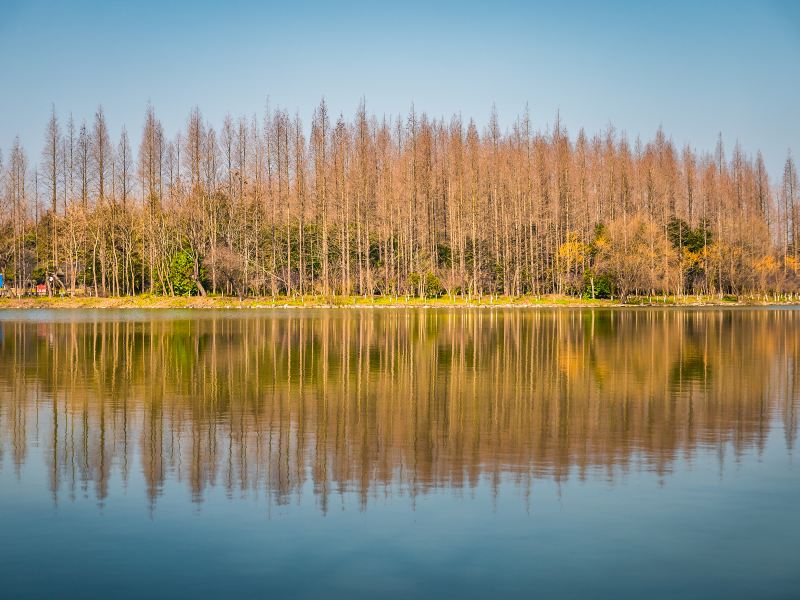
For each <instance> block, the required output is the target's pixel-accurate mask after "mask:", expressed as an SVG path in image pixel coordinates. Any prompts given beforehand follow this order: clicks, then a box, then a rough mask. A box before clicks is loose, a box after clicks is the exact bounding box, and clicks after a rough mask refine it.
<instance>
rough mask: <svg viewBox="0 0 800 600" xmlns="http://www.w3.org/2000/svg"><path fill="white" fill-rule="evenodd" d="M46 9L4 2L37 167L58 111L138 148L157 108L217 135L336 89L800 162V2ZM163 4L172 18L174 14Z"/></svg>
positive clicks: (5, 62) (399, 103) (481, 115)
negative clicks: (194, 118) (794, 157)
mask: <svg viewBox="0 0 800 600" xmlns="http://www.w3.org/2000/svg"><path fill="white" fill-rule="evenodd" d="M163 4H164V5H162V3H160V2H150V1H149V0H139V1H137V2H113V1H110V0H109V1H108V2H87V1H80V0H77V1H71V2H55V1H53V2H45V1H40V0H22V1H18V0H0V56H2V75H0V78H1V80H2V82H3V83H2V86H1V87H0V147H2V148H3V149H4V150H7V148H8V146H9V145H10V143H11V141H12V140H13V137H14V136H15V135H17V134H19V135H20V136H21V138H22V140H23V143H24V145H25V147H26V149H27V150H28V153H29V155H30V157H31V159H33V160H36V159H38V157H39V152H40V149H41V147H42V145H43V137H44V126H45V123H46V121H47V118H48V114H49V110H50V105H51V103H55V105H56V108H57V110H58V112H59V114H60V116H61V117H62V118H65V117H66V116H67V114H68V113H70V112H72V113H73V114H74V116H75V118H76V119H77V120H78V121H79V120H80V119H83V118H86V119H90V118H91V116H92V114H93V113H94V110H95V109H96V107H97V105H98V104H102V105H103V107H104V109H105V112H106V115H107V117H108V119H109V124H110V125H111V127H112V133H113V134H114V136H115V137H116V135H118V132H119V128H120V127H121V125H122V124H123V123H125V124H126V125H127V127H128V129H129V131H130V132H131V134H132V137H133V139H134V140H138V136H139V133H140V128H141V124H142V120H143V115H144V111H145V107H146V104H147V102H148V100H149V101H151V102H152V103H153V105H154V106H155V108H156V112H157V114H158V116H159V117H160V118H161V120H162V121H163V122H164V125H165V127H166V129H167V131H168V132H169V133H170V135H171V134H172V133H174V131H175V130H176V129H177V128H178V127H180V126H182V125H183V124H184V122H185V119H186V117H187V115H188V112H189V109H190V108H191V107H192V106H193V105H195V104H196V105H199V106H200V108H201V110H202V111H203V113H204V115H205V116H206V117H207V118H208V119H210V120H211V121H212V122H214V123H216V124H219V123H221V121H222V118H223V116H224V115H225V113H226V112H230V113H231V114H232V115H233V116H238V115H241V114H245V115H251V114H253V113H254V112H258V113H259V114H260V113H261V112H262V110H263V107H264V105H265V99H266V97H267V96H268V95H269V96H270V98H271V101H272V103H273V105H275V104H279V105H281V106H284V107H286V108H288V109H289V110H290V111H292V112H294V111H295V110H297V111H299V113H300V115H301V116H302V117H303V119H304V121H306V122H308V120H309V118H310V115H311V111H312V109H313V107H314V106H315V105H316V104H317V103H318V102H319V99H320V98H321V97H322V96H323V95H324V96H325V97H326V99H327V100H328V102H329V104H330V106H331V108H332V109H333V111H335V112H339V111H342V112H344V113H345V115H347V116H351V115H352V114H353V112H354V111H355V108H356V106H357V104H358V101H359V98H360V97H361V96H365V97H366V100H367V108H368V110H370V111H373V112H375V113H377V114H379V115H380V114H384V113H387V114H388V113H391V114H396V113H398V112H405V111H407V110H408V108H409V107H410V105H411V103H412V102H414V103H415V106H416V107H417V109H418V110H420V111H426V112H427V113H428V114H429V115H432V116H436V117H438V116H442V115H445V116H449V115H451V114H453V113H454V112H461V113H462V115H464V116H465V117H474V118H475V119H476V121H477V122H478V123H479V124H483V123H485V122H486V118H487V116H488V114H489V111H490V109H491V106H492V103H495V104H496V105H497V109H498V111H499V114H500V117H501V121H502V122H503V123H504V124H509V123H510V122H511V120H512V119H513V117H514V116H515V115H517V114H518V113H520V112H521V111H522V110H523V109H524V106H525V104H526V103H528V104H529V106H530V108H531V113H532V116H533V119H534V122H535V124H536V125H537V127H539V128H543V127H545V126H546V125H547V124H548V123H551V122H552V121H553V117H554V115H555V113H556V111H557V110H560V112H561V116H562V119H563V120H564V122H565V123H566V125H567V126H568V127H569V129H570V132H571V133H573V134H574V133H575V132H576V131H577V129H578V128H579V127H580V126H583V127H585V128H586V129H587V131H588V132H596V131H600V130H602V129H604V128H605V127H606V126H607V124H608V123H614V124H615V125H616V127H617V128H618V129H622V130H625V131H626V132H627V133H628V135H629V136H630V137H631V138H634V137H635V136H637V135H641V136H642V137H643V138H648V137H650V136H652V134H653V133H654V132H655V131H656V129H657V128H658V126H659V125H663V127H664V129H665V131H666V133H667V134H668V135H669V136H671V137H672V138H673V139H674V141H675V142H676V143H677V144H678V145H683V144H684V143H685V142H691V144H692V145H693V146H694V147H695V148H697V149H698V150H701V151H702V150H711V149H713V147H714V143H715V139H716V135H717V132H720V131H721V132H722V133H723V136H724V139H725V142H726V148H727V150H730V149H731V148H732V147H733V144H734V143H735V141H736V140H737V139H738V140H740V141H741V143H742V146H743V147H744V149H745V151H746V152H748V153H752V154H754V153H755V151H756V150H757V149H759V148H760V149H761V150H762V151H763V152H764V156H765V159H766V160H767V165H768V167H769V168H770V170H771V174H772V176H773V178H775V177H777V176H778V175H779V170H780V169H781V168H782V164H783V161H784V160H785V156H786V151H787V149H788V148H790V147H791V148H793V149H794V150H795V151H796V152H800V68H798V60H800V7H799V6H798V5H800V3H792V2H708V3H700V2H642V3H641V4H634V3H633V2H630V3H628V2H597V3H590V2H585V3H583V2H581V3H577V2H576V3H571V2H541V3H536V2H507V1H502V0H493V1H491V2H470V1H468V0H464V1H462V2H416V1H412V0H402V1H396V2H392V3H386V4H383V5H381V6H378V3H377V2H375V3H373V2H345V1H342V2H338V3H336V2H300V1H294V2H291V1H288V0H287V1H285V2H280V3H266V2H244V1H235V0H234V1H228V2H224V3H223V2H203V1H200V0H196V1H194V2H188V1H186V2H164V3H163ZM167 5H168V6H167Z"/></svg>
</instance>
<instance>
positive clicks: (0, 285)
mask: <svg viewBox="0 0 800 600" xmlns="http://www.w3.org/2000/svg"><path fill="white" fill-rule="evenodd" d="M2 289H3V274H2V273H0V290H2Z"/></svg>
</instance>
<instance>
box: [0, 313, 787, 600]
mask: <svg viewBox="0 0 800 600" xmlns="http://www.w3.org/2000/svg"><path fill="white" fill-rule="evenodd" d="M798 351H800V311H795V310H789V309H752V310H751V309H716V308H714V309H702V310H681V309H667V310H658V309H633V310H579V309H574V310H570V309H564V310H547V309H453V310H447V309H441V310H440V309H437V310H431V309H341V310H334V309H327V310H326V309H320V310H274V311H269V310H264V311H168V310H163V311H160V310H146V311H130V310H129V311H108V310H106V311H88V310H82V311H46V310H35V311H0V532H1V533H0V536H1V539H2V543H1V544H0V597H8V598H26V597H36V598H55V597H61V598H64V597H97V596H106V597H115V598H142V597H169V598H199V597H242V598H256V597H258V598H261V597H315V598H319V597H409V596H410V595H416V596H436V597H479V598H485V597H492V596H495V597H496V596H499V595H510V596H524V597H544V598H551V597H575V598H583V597H598V598H604V597H607V598H642V597H650V598H675V597H683V598H716V597H720V598H755V597H758V598H797V597H800V504H799V503H800V469H798V467H797V465H796V464H795V462H796V460H795V454H796V450H795V444H796V441H797V426H798V404H799V400H798V398H799V391H798V389H797V387H796V385H795V382H796V380H797V378H798V375H800V369H799V368H798V367H799V366H800V362H799V360H798V359H799V358H800V357H799V355H798Z"/></svg>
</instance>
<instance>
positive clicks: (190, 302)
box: [0, 294, 800, 309]
mask: <svg viewBox="0 0 800 600" xmlns="http://www.w3.org/2000/svg"><path fill="white" fill-rule="evenodd" d="M786 304H800V300H799V299H798V298H797V297H791V296H774V297H772V296H770V297H767V296H722V297H720V296H653V297H635V298H629V299H628V300H627V301H626V302H624V303H623V302H619V301H617V300H613V301H612V300H591V299H585V298H575V297H571V296H558V295H545V296H520V297H513V298H512V297H507V296H484V297H482V298H466V297H455V298H453V297H449V296H445V297H442V298H427V299H423V298H413V297H409V298H407V297H404V296H400V297H391V298H390V297H375V298H364V297H362V296H346V297H343V296H336V297H330V298H325V297H323V296H304V297H299V296H292V297H276V298H272V297H269V296H268V297H261V298H245V299H243V300H239V299H238V298H235V297H221V296H205V297H198V296H194V297H171V296H151V295H148V294H144V295H140V296H124V297H109V298H96V297H72V298H70V297H53V298H49V297H23V298H9V297H4V298H0V309H3V308H6V309H9V308H31V309H33V308H206V309H212V308H329V307H375V308H380V307H386V308H391V307H429V308H435V307H442V308H445V307H592V308H604V307H616V306H660V307H664V306H763V305H786Z"/></svg>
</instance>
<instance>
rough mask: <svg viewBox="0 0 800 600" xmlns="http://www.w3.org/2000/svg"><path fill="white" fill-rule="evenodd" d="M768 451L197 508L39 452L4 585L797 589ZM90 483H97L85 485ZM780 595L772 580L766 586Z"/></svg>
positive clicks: (15, 477) (609, 591) (126, 589)
mask: <svg viewBox="0 0 800 600" xmlns="http://www.w3.org/2000/svg"><path fill="white" fill-rule="evenodd" d="M773 425H774V427H773V428H772V431H773V432H774V433H773V434H771V435H770V436H769V438H768V441H767V444H766V447H765V448H764V450H763V452H761V453H760V454H758V455H757V454H756V453H755V451H748V452H746V453H745V454H743V455H739V456H737V457H734V456H733V455H732V453H730V454H729V455H728V456H726V457H725V458H724V460H722V462H720V456H719V454H718V453H717V452H712V451H701V452H699V453H697V455H695V456H694V457H693V459H692V461H691V464H689V463H687V462H679V463H677V464H676V465H675V470H674V472H672V473H670V474H669V475H668V476H667V477H664V478H662V477H659V476H658V475H657V474H655V473H651V472H647V471H636V470H633V471H631V472H629V473H628V474H627V475H626V476H625V477H623V478H621V479H618V480H615V481H614V483H611V482H609V480H608V479H607V478H606V477H605V476H604V474H603V473H602V472H599V471H598V472H594V473H592V474H591V475H590V476H589V477H587V478H586V479H585V480H583V481H580V480H578V479H576V478H570V480H569V481H567V482H563V483H561V484H560V485H557V484H555V483H553V482H552V481H549V480H546V479H544V480H536V481H535V482H534V483H533V485H532V487H531V488H530V489H529V490H523V489H521V488H520V487H519V486H517V485H516V484H515V483H514V482H513V481H511V480H510V479H509V478H508V476H505V477H504V478H503V479H502V480H501V482H500V484H499V487H498V488H495V487H494V486H493V485H492V482H491V481H489V480H488V479H486V478H484V479H482V480H481V481H480V483H479V484H478V485H477V486H476V487H475V488H474V489H463V490H448V489H439V490H435V491H433V492H432V493H429V494H424V495H419V496H416V497H415V498H414V499H411V498H409V497H407V496H403V495H399V494H396V493H392V492H387V493H386V494H380V493H379V494H377V495H376V498H375V499H374V501H370V503H369V506H368V508H367V510H366V511H363V512H361V511H359V510H358V506H359V498H358V495H357V494H352V493H349V492H345V493H344V494H342V495H340V496H335V497H333V498H331V510H330V511H329V513H328V514H327V515H323V514H322V513H321V512H320V511H319V510H318V506H317V505H316V500H315V495H314V493H313V489H312V485H311V484H310V483H308V484H307V485H306V486H305V488H304V489H303V491H302V493H301V494H300V495H299V496H297V497H296V498H294V499H293V500H292V501H291V502H290V503H289V504H288V505H284V506H278V507H276V506H274V505H273V504H272V503H271V502H269V500H268V499H267V498H266V497H265V496H263V495H261V496H260V497H259V494H256V493H249V494H247V496H246V497H239V496H234V497H232V498H231V497H228V496H227V494H226V492H225V491H224V489H222V488H221V487H219V486H218V487H216V488H212V489H209V490H208V492H207V494H206V495H205V496H204V501H203V502H202V504H195V503H192V502H191V496H190V493H189V491H188V490H187V488H186V486H185V485H184V484H183V483H181V482H178V481H175V480H174V479H169V480H168V481H167V482H166V484H165V488H164V494H163V496H162V497H161V498H160V499H159V502H158V506H157V508H156V510H155V511H154V512H151V510H150V506H149V502H148V500H147V495H146V489H145V484H144V480H143V478H142V477H141V473H139V472H138V466H137V467H135V468H132V469H131V476H130V478H129V481H128V482H127V484H126V485H123V482H122V481H121V479H120V478H119V476H118V475H115V476H114V477H112V480H111V482H110V485H109V490H110V493H109V497H108V499H107V500H106V502H105V503H104V505H103V506H98V505H97V502H96V500H95V499H94V495H93V493H92V492H91V491H89V493H83V492H81V491H80V490H78V491H77V492H76V498H75V499H74V500H69V499H67V498H66V497H65V496H61V497H60V498H59V502H58V504H57V505H56V506H54V504H53V500H52V497H51V495H50V494H49V492H48V491H47V480H48V474H47V473H46V468H45V466H44V465H45V464H46V460H45V456H43V453H44V452H45V450H44V448H42V447H37V448H31V450H30V455H29V456H28V460H27V463H26V465H25V467H24V469H22V471H21V472H20V473H19V474H16V473H15V471H14V468H13V466H12V465H10V464H9V460H8V458H6V459H5V461H4V464H3V468H2V471H0V529H2V531H3V544H2V545H0V573H2V575H3V576H2V584H0V585H2V586H3V590H4V592H11V594H10V595H9V596H8V597H24V596H19V595H18V593H17V592H19V591H20V590H22V589H23V588H24V587H25V586H29V585H30V586H31V587H29V588H27V589H28V590H38V591H39V592H41V594H40V595H41V596H42V597H47V596H51V597H53V596H55V595H58V596H60V597H70V596H75V595H78V594H85V595H86V597H91V596H93V595H99V594H102V595H109V594H112V593H113V595H114V596H115V597H145V596H150V595H155V596H159V595H164V596H169V597H203V596H217V597H221V596H226V597H233V596H234V595H235V594H243V595H244V596H246V597H252V596H253V595H254V594H255V595H264V594H269V593H274V594H276V595H287V594H291V595H300V596H308V597H323V596H330V595H333V596H345V595H348V594H356V595H359V594H360V595H363V596H369V595H370V594H379V593H385V592H391V593H393V594H397V595H402V594H403V593H409V594H413V593H424V594H426V595H431V596H435V595H441V594H446V595H448V597H449V596H451V595H452V596H453V597H455V596H459V595H460V596H463V597H471V596H474V597H478V596H483V597H486V594H487V593H489V592H491V593H493V594H497V595H500V594H510V593H514V592H518V593H519V592H523V591H528V592H529V591H530V590H533V589H535V590H536V591H537V592H538V593H539V594H540V595H541V596H542V597H553V594H559V595H562V596H563V595H570V594H574V595H576V596H579V597H586V596H587V595H589V596H591V597H655V598H658V597H663V598H669V597H679V596H684V597H686V595H687V594H688V595H692V594H696V595H698V596H703V597H712V596H720V597H729V598H732V597H761V598H764V597H772V596H773V595H774V596H775V597H779V596H781V594H783V596H784V597H788V596H790V595H791V593H790V592H791V591H792V590H795V591H796V590H797V589H800V587H798V586H800V574H798V572H797V571H796V568H795V567H796V565H797V564H798V560H800V549H799V548H798V545H797V543H796V541H797V539H798V536H800V517H798V515H797V511H796V510H795V506H796V504H795V500H796V498H797V494H798V492H800V477H797V475H798V474H797V468H796V466H794V465H793V464H792V461H791V457H789V456H788V455H787V451H786V446H785V441H784V440H783V436H782V435H781V429H782V427H781V424H780V423H777V422H776V423H774V424H773ZM90 485H91V484H90ZM771 592H773V593H774V594H771Z"/></svg>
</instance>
